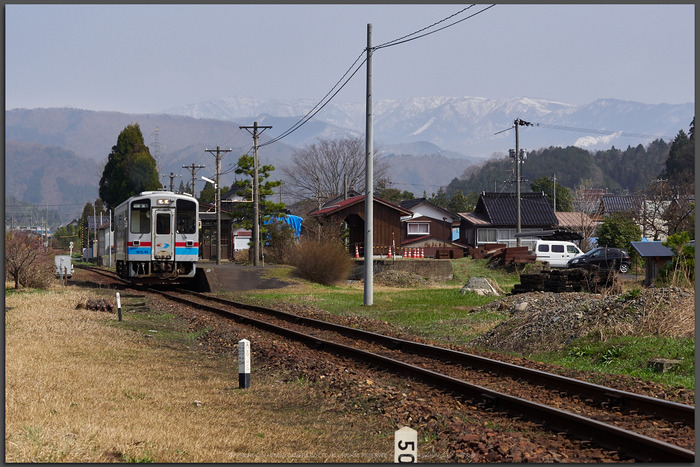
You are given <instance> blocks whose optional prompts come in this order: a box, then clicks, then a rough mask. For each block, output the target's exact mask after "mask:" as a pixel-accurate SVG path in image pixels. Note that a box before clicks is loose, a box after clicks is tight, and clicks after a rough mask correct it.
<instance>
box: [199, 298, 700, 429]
mask: <svg viewBox="0 0 700 467" xmlns="http://www.w3.org/2000/svg"><path fill="white" fill-rule="evenodd" d="M186 293H192V294H193V295H195V296H198V297H200V298H202V299H205V300H213V301H216V302H218V303H221V304H225V305H230V306H234V307H237V308H242V309H246V310H249V311H254V312H260V313H265V314H267V315H271V316H275V317H277V318H280V319H285V320H287V321H290V322H293V323H296V324H302V325H306V326H313V327H316V328H321V329H327V330H331V331H335V332H338V333H340V334H343V335H345V336H347V337H352V338H356V339H363V340H365V341H372V342H375V343H377V344H380V345H383V346H385V347H388V348H390V349H392V350H401V351H403V352H409V353H413V354H416V355H421V356H429V357H433V358H438V359H440V360H443V361H450V362H452V363H458V364H460V365H462V366H464V367H467V368H473V369H478V370H482V371H489V372H497V373H499V374H502V375H506V376H509V377H512V378H521V379H525V380H526V381H528V382H530V383H532V384H538V385H541V386H549V387H552V386H553V387H555V388H557V389H559V390H562V391H564V392H571V393H573V394H577V395H579V396H581V397H582V398H588V399H592V400H594V401H595V402H597V403H598V404H599V405H601V406H603V407H606V406H609V407H619V408H620V409H626V410H629V411H631V412H637V413H643V414H648V415H654V416H656V417H658V418H661V419H663V420H669V421H672V422H680V423H684V424H686V425H687V426H690V427H693V428H695V407H693V406H690V405H685V404H680V403H678V402H673V401H667V400H664V399H658V398H655V397H649V396H645V395H642V394H636V393H633V392H629V391H622V390H619V389H614V388H609V387H606V386H601V385H598V384H594V383H589V382H587V381H582V380H579V379H575V378H569V377H566V376H561V375H556V374H553V373H547V372H544V371H541V370H537V369H533V368H527V367H524V366H520V365H515V364H512V363H507V362H502V361H499V360H494V359H491V358H488V357H482V356H479V355H473V354H469V353H465V352H459V351H456V350H451V349H446V348H444V347H438V346H433V345H428V344H422V343H419V342H412V341H408V340H404V339H398V338H394V337H389V336H385V335H382V334H377V333H374V332H370V331H364V330H362V329H356V328H351V327H348V326H343V325H340V324H334V323H329V322H327V321H321V320H318V319H314V318H306V317H302V316H298V315H294V314H292V313H287V312H284V311H281V310H275V309H273V308H267V307H263V306H258V305H250V304H245V303H239V302H235V301H232V300H227V299H223V298H220V297H213V296H209V295H205V294H201V293H197V292H189V291H187V292H186Z"/></svg>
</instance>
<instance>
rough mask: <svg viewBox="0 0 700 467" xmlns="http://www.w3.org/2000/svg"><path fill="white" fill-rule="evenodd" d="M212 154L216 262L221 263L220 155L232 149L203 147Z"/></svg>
mask: <svg viewBox="0 0 700 467" xmlns="http://www.w3.org/2000/svg"><path fill="white" fill-rule="evenodd" d="M204 150H205V151H207V152H208V153H210V154H211V155H212V156H214V157H215V158H216V186H215V187H214V193H216V264H221V196H220V195H219V190H221V183H219V176H220V175H221V157H222V156H223V154H226V153H227V152H231V151H232V149H221V148H219V146H217V147H216V150H214V149H206V148H205V149H204Z"/></svg>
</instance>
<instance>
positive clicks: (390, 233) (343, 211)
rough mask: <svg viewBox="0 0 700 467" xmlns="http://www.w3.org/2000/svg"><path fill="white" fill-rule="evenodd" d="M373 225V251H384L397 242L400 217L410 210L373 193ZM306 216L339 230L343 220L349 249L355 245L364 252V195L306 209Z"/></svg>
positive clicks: (399, 239)
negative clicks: (309, 209) (308, 210)
mask: <svg viewBox="0 0 700 467" xmlns="http://www.w3.org/2000/svg"><path fill="white" fill-rule="evenodd" d="M373 208H374V219H373V224H374V229H373V235H372V240H373V243H374V252H373V254H374V255H386V254H387V253H388V251H389V246H391V245H392V243H393V244H394V245H396V246H399V245H400V244H401V240H402V238H401V217H402V216H410V215H411V211H409V210H407V209H404V208H402V207H400V206H398V205H396V204H394V203H391V202H389V201H386V200H383V199H381V198H378V197H376V196H375V197H374V206H373ZM309 217H313V218H316V219H318V220H319V222H321V223H322V224H326V225H334V226H335V227H336V228H337V229H338V233H339V234H340V229H341V225H342V224H343V222H345V224H346V225H347V228H348V247H349V251H350V252H351V253H354V252H355V247H357V249H358V251H359V253H360V255H361V256H363V257H364V255H365V248H364V244H365V195H359V196H352V197H350V198H347V199H344V200H339V201H337V202H335V203H333V204H330V203H329V204H326V205H324V206H323V207H322V208H321V209H318V210H316V211H312V212H311V213H309Z"/></svg>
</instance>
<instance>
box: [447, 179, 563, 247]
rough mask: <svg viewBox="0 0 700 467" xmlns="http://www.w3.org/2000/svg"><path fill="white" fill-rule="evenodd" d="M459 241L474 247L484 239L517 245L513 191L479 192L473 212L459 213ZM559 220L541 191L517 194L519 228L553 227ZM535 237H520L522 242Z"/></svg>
mask: <svg viewBox="0 0 700 467" xmlns="http://www.w3.org/2000/svg"><path fill="white" fill-rule="evenodd" d="M459 216H460V243H464V244H465V245H468V246H471V247H477V246H480V245H484V244H487V243H501V244H505V245H506V246H509V247H513V246H516V245H517V238H516V237H515V234H516V233H517V198H516V194H515V193H489V192H482V193H481V195H480V196H479V201H477V203H476V207H475V209H474V212H470V213H459ZM557 225H558V220H557V216H556V215H555V214H554V208H552V205H551V204H550V203H549V200H548V199H547V197H546V196H545V195H544V193H521V194H520V227H521V232H523V233H524V232H533V233H536V232H541V231H543V230H553V229H555V228H556V227H557ZM533 243H534V240H528V239H521V246H530V247H531V246H532V244H533Z"/></svg>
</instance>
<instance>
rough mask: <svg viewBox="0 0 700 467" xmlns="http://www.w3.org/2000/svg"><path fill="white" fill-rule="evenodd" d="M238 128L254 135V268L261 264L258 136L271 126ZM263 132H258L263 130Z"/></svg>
mask: <svg viewBox="0 0 700 467" xmlns="http://www.w3.org/2000/svg"><path fill="white" fill-rule="evenodd" d="M238 128H241V129H244V130H247V131H248V133H250V134H251V135H253V166H254V167H253V217H254V218H255V219H254V220H253V266H258V265H259V264H260V224H259V223H260V194H259V193H258V191H259V188H260V187H259V185H260V180H258V136H260V135H261V134H262V132H263V131H265V130H267V129H268V128H272V127H271V126H258V122H253V126H252V127H251V126H239V127H238ZM251 129H252V130H253V131H250V130H251ZM261 129H262V131H258V130H261Z"/></svg>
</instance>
